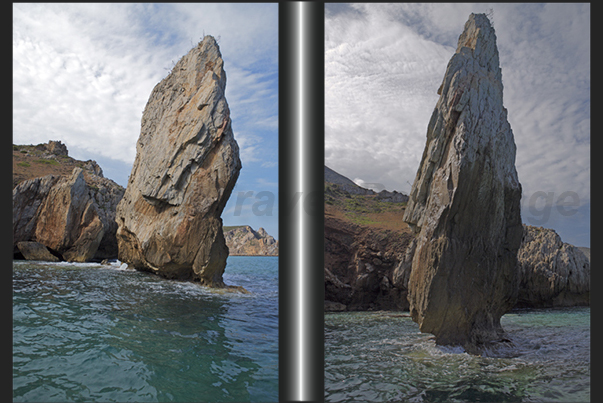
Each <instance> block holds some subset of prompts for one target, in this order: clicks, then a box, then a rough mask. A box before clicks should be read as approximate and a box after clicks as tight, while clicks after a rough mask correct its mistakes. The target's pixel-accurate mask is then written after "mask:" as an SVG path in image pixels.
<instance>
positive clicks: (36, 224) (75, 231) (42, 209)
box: [13, 168, 105, 262]
mask: <svg viewBox="0 0 603 403" xmlns="http://www.w3.org/2000/svg"><path fill="white" fill-rule="evenodd" d="M104 232H105V230H104V228H103V224H102V222H101V221H100V218H99V216H98V214H97V212H96V208H95V207H94V205H93V202H92V199H91V197H90V193H89V190H88V186H87V185H86V182H85V181H84V175H83V171H82V169H81V168H75V169H74V170H73V173H72V174H71V176H69V177H64V176H61V177H55V176H53V175H48V176H46V177H42V178H36V179H31V180H27V181H24V182H22V183H21V184H19V185H17V186H16V187H15V188H14V189H13V242H14V245H15V246H16V247H17V248H18V243H19V242H21V241H36V242H38V243H40V244H42V245H44V246H45V247H47V248H48V249H50V250H52V251H53V252H54V253H56V254H58V255H60V256H62V258H63V259H64V260H67V261H71V262H85V261H87V260H90V259H91V258H92V257H93V256H94V254H95V253H96V251H97V249H98V247H99V245H100V241H101V239H102V237H103V235H104ZM13 249H15V248H13ZM18 249H21V248H18ZM24 256H25V257H27V255H26V254H24Z"/></svg>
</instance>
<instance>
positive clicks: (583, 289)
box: [517, 226, 590, 308]
mask: <svg viewBox="0 0 603 403" xmlns="http://www.w3.org/2000/svg"><path fill="white" fill-rule="evenodd" d="M517 256H518V260H519V273H520V284H519V297H518V301H517V306H518V307H520V308H545V307H555V306H576V305H589V302H590V301H589V299H590V259H589V258H588V257H587V256H586V255H585V254H584V252H582V250H580V249H579V248H577V247H575V246H573V245H570V244H568V243H564V242H562V241H561V238H560V237H559V235H558V234H557V233H556V232H555V231H554V230H552V229H547V228H541V227H533V226H524V235H523V242H522V244H521V248H520V249H519V252H518V255H517Z"/></svg>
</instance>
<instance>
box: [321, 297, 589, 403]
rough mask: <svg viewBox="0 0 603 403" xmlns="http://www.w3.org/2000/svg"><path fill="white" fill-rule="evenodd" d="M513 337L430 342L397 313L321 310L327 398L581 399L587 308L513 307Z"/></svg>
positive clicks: (509, 319) (585, 389)
mask: <svg viewBox="0 0 603 403" xmlns="http://www.w3.org/2000/svg"><path fill="white" fill-rule="evenodd" d="M501 322H502V325H503V328H504V329H505V330H506V331H507V333H508V334H509V336H510V338H511V340H512V341H513V344H512V345H507V346H504V347H501V348H498V349H497V350H492V351H487V352H486V354H484V356H473V355H469V354H466V353H465V352H463V351H462V349H461V348H450V347H440V346H436V345H435V342H434V340H433V336H431V335H430V334H423V333H420V332H419V328H418V325H417V324H416V323H414V322H413V321H412V319H411V318H409V317H404V316H402V315H401V314H399V313H386V312H355V313H354V312H348V313H332V314H325V389H326V394H325V396H326V401H329V402H350V401H356V402H401V401H404V402H406V401H408V402H588V401H590V308H563V309H549V310H525V311H514V312H512V313H509V314H507V315H504V316H503V318H502V321H501Z"/></svg>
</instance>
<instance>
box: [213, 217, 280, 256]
mask: <svg viewBox="0 0 603 403" xmlns="http://www.w3.org/2000/svg"><path fill="white" fill-rule="evenodd" d="M224 239H225V241H226V246H228V251H229V253H228V254H229V255H232V256H278V241H277V240H276V239H274V237H272V236H271V235H268V233H267V232H266V230H265V229H264V228H262V227H260V228H259V229H258V230H257V231H255V230H254V229H253V228H251V227H250V226H249V225H241V226H238V227H224Z"/></svg>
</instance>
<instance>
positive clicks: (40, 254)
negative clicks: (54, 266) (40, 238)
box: [17, 242, 59, 262]
mask: <svg viewBox="0 0 603 403" xmlns="http://www.w3.org/2000/svg"><path fill="white" fill-rule="evenodd" d="M17 248H18V249H19V252H21V254H22V255H23V257H24V258H25V259H26V260H43V261H47V262H58V261H59V258H58V257H56V256H55V255H53V254H52V253H50V251H49V250H48V248H47V247H46V246H44V245H42V244H41V243H39V242H17Z"/></svg>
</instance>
